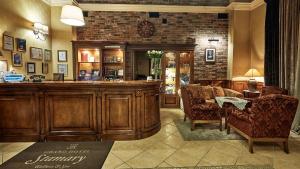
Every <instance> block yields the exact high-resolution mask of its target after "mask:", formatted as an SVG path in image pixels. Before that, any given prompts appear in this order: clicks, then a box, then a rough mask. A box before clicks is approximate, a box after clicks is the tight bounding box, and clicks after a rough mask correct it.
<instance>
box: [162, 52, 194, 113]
mask: <svg viewBox="0 0 300 169" xmlns="http://www.w3.org/2000/svg"><path fill="white" fill-rule="evenodd" d="M162 65H163V68H162V79H163V91H164V93H163V94H162V103H161V105H162V107H168V108H178V107H179V96H178V90H179V88H180V87H181V86H182V85H187V84H189V83H193V80H194V76H193V72H194V69H193V68H194V53H193V51H167V52H165V54H164V56H163V58H162Z"/></svg>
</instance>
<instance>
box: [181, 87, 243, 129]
mask: <svg viewBox="0 0 300 169" xmlns="http://www.w3.org/2000/svg"><path fill="white" fill-rule="evenodd" d="M180 93H181V97H182V101H183V109H184V114H185V117H184V120H186V117H188V118H189V119H190V120H191V130H194V129H195V125H196V123H220V130H222V109H221V108H220V107H219V106H218V104H217V103H216V102H215V97H217V96H232V97H243V95H242V94H241V93H239V92H236V91H234V90H231V89H223V88H222V87H211V86H201V85H198V84H190V85H187V86H185V87H181V91H180Z"/></svg>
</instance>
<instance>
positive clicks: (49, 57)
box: [44, 49, 52, 62]
mask: <svg viewBox="0 0 300 169" xmlns="http://www.w3.org/2000/svg"><path fill="white" fill-rule="evenodd" d="M51 60H52V51H51V50H48V49H45V51H44V61H45V62H50V61H51Z"/></svg>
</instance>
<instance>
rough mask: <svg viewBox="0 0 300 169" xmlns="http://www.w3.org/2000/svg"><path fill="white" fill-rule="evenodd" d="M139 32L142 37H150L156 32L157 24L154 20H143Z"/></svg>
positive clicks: (139, 25)
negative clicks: (155, 24)
mask: <svg viewBox="0 0 300 169" xmlns="http://www.w3.org/2000/svg"><path fill="white" fill-rule="evenodd" d="M137 32H138V34H139V35H140V36H141V37H143V38H149V37H151V36H152V35H153V34H154V32H155V26H154V24H153V23H152V22H149V21H141V22H139V23H138V26H137Z"/></svg>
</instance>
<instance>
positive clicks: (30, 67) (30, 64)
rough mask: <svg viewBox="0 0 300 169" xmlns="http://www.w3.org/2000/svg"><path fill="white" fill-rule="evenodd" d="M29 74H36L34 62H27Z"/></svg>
mask: <svg viewBox="0 0 300 169" xmlns="http://www.w3.org/2000/svg"><path fill="white" fill-rule="evenodd" d="M26 68H27V74H31V73H35V63H34V62H27V66H26Z"/></svg>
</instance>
